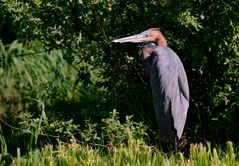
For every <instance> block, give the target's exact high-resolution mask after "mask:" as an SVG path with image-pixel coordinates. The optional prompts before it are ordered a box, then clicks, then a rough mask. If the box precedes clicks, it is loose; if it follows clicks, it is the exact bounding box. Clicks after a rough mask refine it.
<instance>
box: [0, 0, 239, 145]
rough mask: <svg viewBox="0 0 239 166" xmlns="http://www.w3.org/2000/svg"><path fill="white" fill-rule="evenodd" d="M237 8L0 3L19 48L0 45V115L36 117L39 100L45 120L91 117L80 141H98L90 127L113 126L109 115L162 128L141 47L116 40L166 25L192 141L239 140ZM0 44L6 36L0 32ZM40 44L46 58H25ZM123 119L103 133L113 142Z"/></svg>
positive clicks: (42, 0)
mask: <svg viewBox="0 0 239 166" xmlns="http://www.w3.org/2000/svg"><path fill="white" fill-rule="evenodd" d="M238 6H239V2H238V1H237V0H232V1H228V2H225V1H222V0H218V1H189V0H184V1H170V0H162V1H157V2H156V1H153V0H149V1H147V2H146V1H143V0H138V1H137V3H136V2H134V1H129V0H126V1H125V0H124V1H123V0H107V1H103V0H71V1H68V0H53V1H47V0H28V1H25V0H24V1H23V0H9V1H1V3H0V15H1V16H0V18H3V20H4V22H3V23H1V24H0V29H4V28H2V27H4V26H5V27H6V25H9V26H10V27H11V28H9V30H5V31H7V32H8V33H11V34H13V36H15V34H16V39H17V40H18V41H20V42H15V43H13V44H11V45H7V46H4V45H3V44H0V49H1V50H0V58H1V69H0V93H1V97H0V99H1V103H2V104H1V107H0V112H1V114H0V115H4V117H15V118H8V119H16V117H18V115H19V113H20V112H23V111H29V112H31V113H35V112H38V114H40V113H39V112H40V111H39V108H37V107H36V104H35V103H32V102H29V98H34V99H38V100H40V101H42V102H43V103H44V104H45V105H46V108H49V109H46V110H48V111H47V112H46V114H48V115H49V116H50V117H51V116H52V119H54V118H55V117H57V118H56V119H58V118H60V119H64V120H66V121H68V120H69V119H73V121H72V122H78V123H80V124H81V125H83V126H84V125H85V119H90V121H92V124H86V128H89V133H87V132H86V130H85V131H84V132H83V133H85V135H84V134H83V135H82V137H84V139H85V140H87V141H92V142H96V143H99V142H98V137H99V138H100V137H101V136H100V135H98V134H96V133H97V132H94V130H98V127H97V125H96V126H94V124H97V123H99V122H101V119H102V118H103V119H105V120H104V124H105V125H107V124H108V123H109V122H110V119H106V116H107V115H108V112H110V111H111V110H113V109H116V110H117V111H119V112H120V113H121V114H120V115H121V116H122V117H124V116H125V115H128V114H133V115H134V118H135V119H137V120H139V121H140V120H143V121H144V122H145V123H146V124H147V125H148V126H149V128H150V129H151V128H152V130H154V131H156V125H155V121H154V120H155V117H154V109H153V103H152V99H151V91H150V86H149V81H148V76H147V75H146V72H144V71H143V67H142V65H140V64H139V61H138V59H137V58H136V55H137V50H138V47H137V46H136V45H133V44H128V45H116V44H112V43H111V41H112V39H114V38H118V37H122V36H126V35H131V34H135V33H139V32H141V31H143V30H145V29H147V28H149V27H158V26H160V27H161V29H162V32H163V34H164V35H165V37H166V38H167V39H168V43H169V46H170V47H171V48H172V49H173V50H175V52H177V54H178V55H179V56H180V58H181V59H182V61H183V64H184V66H185V69H186V72H187V75H188V80H189V84H190V96H191V102H190V109H189V114H188V120H187V123H186V129H185V131H187V135H188V137H189V138H191V141H202V140H203V141H204V140H210V141H211V142H213V143H214V144H222V143H224V142H225V141H227V140H232V141H233V142H235V143H236V144H238V135H237V134H235V133H237V131H238V126H239V122H238V120H237V117H238V108H239V95H238V94H239V88H238V86H239V77H238V72H239V71H238V69H239V68H238V64H239V51H238V45H239V43H238V41H239V40H238V39H239V26H238V23H239V17H238V15H239V11H238ZM172 9H173V10H172ZM6 20H8V21H7V22H6ZM3 25H4V26H3ZM12 31H14V32H12ZM7 32H6V34H7ZM4 34H5V33H4ZM0 38H2V39H4V35H3V33H1V34H0ZM5 39H6V38H5ZM34 40H37V41H40V42H41V44H39V43H37V42H32V41H34ZM4 42H5V41H4ZM6 43H9V42H8V41H6ZM22 43H25V45H23V44H22ZM29 43H30V45H29V46H28V49H26V46H27V44H29ZM36 45H38V46H36ZM39 45H40V46H39ZM39 48H40V49H39ZM42 48H44V49H45V50H47V51H49V52H48V53H46V52H44V53H39V54H34V55H29V56H23V55H25V54H28V53H31V52H38V51H42ZM55 49H57V50H55ZM12 56H20V57H21V58H16V57H12ZM69 64H70V65H69ZM8 103H10V104H8ZM13 103H17V104H13ZM9 105H10V106H9ZM99 117H100V118H99ZM116 117H117V116H116ZM118 119H120V118H118ZM118 119H117V118H116V119H114V120H113V121H114V123H113V122H111V123H110V124H111V125H112V126H113V127H114V128H112V130H109V131H107V132H108V134H109V135H107V136H105V139H106V140H111V139H113V141H115V143H116V144H118V143H117V142H118V141H119V140H120V139H123V140H125V139H126V138H128V137H126V138H125V137H124V135H122V134H121V133H122V132H124V130H122V128H121V127H122V126H121V125H119V123H118ZM59 124H61V122H60V123H59ZM65 125H66V126H71V123H69V124H68V123H66V124H65ZM87 125H88V126H87ZM55 126H58V125H55ZM128 126H130V125H129V124H128ZM136 126H137V125H136ZM139 126H140V125H139ZM116 130H119V132H118V133H117V134H118V135H116V138H114V135H113V134H112V133H113V132H115V131H116ZM222 131H224V132H222ZM63 133H64V132H63ZM90 133H92V135H93V136H92V138H90V137H89V135H90ZM58 134H59V133H58ZM4 135H6V134H4ZM215 135H216V136H217V137H215ZM152 139H154V138H152ZM151 141H152V142H154V140H151Z"/></svg>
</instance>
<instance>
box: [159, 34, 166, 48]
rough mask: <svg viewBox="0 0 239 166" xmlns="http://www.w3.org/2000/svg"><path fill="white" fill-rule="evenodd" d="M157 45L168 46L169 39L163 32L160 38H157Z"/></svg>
mask: <svg viewBox="0 0 239 166" xmlns="http://www.w3.org/2000/svg"><path fill="white" fill-rule="evenodd" d="M157 45H158V46H159V47H167V41H166V39H165V37H164V36H163V35H162V33H160V34H159V37H158V40H157Z"/></svg>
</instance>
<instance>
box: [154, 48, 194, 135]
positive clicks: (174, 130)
mask: <svg viewBox="0 0 239 166" xmlns="http://www.w3.org/2000/svg"><path fill="white" fill-rule="evenodd" d="M154 54H155V56H154V57H153V58H152V66H151V72H150V79H151V88H152V93H153V98H154V105H155V110H156V119H157V122H158V126H159V130H160V131H161V133H162V135H165V136H166V137H170V138H172V137H175V135H177V136H178V138H180V137H181V135H182V132H183V129H184V125H185V121H186V115H187V110H188V107H189V102H188V101H189V88H188V82H187V76H186V73H185V71H184V67H183V64H182V62H181V60H180V59H179V57H178V56H177V55H176V53H175V52H173V51H172V50H171V49H170V48H167V47H158V48H157V49H155V50H154Z"/></svg>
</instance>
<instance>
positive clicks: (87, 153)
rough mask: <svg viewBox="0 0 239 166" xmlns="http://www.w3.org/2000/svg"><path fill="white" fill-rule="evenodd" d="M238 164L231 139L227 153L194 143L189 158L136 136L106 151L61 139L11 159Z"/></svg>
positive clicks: (38, 162)
mask: <svg viewBox="0 0 239 166" xmlns="http://www.w3.org/2000/svg"><path fill="white" fill-rule="evenodd" d="M0 159H1V156H0ZM2 164H4V163H2ZM238 164H239V160H238V159H236V153H235V152H234V149H233V145H232V143H231V142H228V143H227V150H226V151H225V152H224V151H222V150H217V149H215V148H213V149H211V147H210V144H208V145H207V146H203V145H202V144H195V145H191V148H190V154H189V157H185V156H184V154H183V153H181V152H179V153H177V154H174V153H172V154H165V153H163V152H161V151H159V150H157V149H156V148H155V147H153V146H148V145H146V144H145V143H144V142H142V141H140V140H134V139H132V140H129V144H128V146H126V145H125V144H122V145H121V146H120V147H117V148H116V147H114V148H112V149H111V148H108V150H107V151H101V150H100V148H99V149H98V148H92V147H91V146H88V145H81V144H79V143H77V142H76V140H72V142H71V143H69V144H65V143H62V142H60V143H59V144H58V145H57V146H56V147H53V146H52V145H46V146H45V147H43V148H41V149H36V150H34V151H30V152H29V153H28V154H27V155H24V156H21V151H20V149H17V157H15V158H14V159H13V161H12V165H16V166H22V165H34V166H38V165H39V166H45V165H47V166H54V165H60V166H67V165H69V166H74V165H85V166H88V165H92V166H93V165H94V166H101V165H117V166H118V165H120V166H121V165H122V166H124V165H141V166H151V165H163V166H176V165H177V166H207V165H210V166H220V165H223V166H224V165H225V166H237V165H238Z"/></svg>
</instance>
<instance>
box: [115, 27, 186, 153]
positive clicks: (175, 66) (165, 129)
mask: <svg viewBox="0 0 239 166" xmlns="http://www.w3.org/2000/svg"><path fill="white" fill-rule="evenodd" d="M113 42H114V43H128V42H131V43H143V45H142V46H141V48H140V56H141V59H142V61H143V62H144V65H145V68H146V70H147V71H148V73H149V75H150V85H151V90H152V96H153V103H154V109H155V116H156V122H157V126H158V130H159V132H158V133H159V139H160V140H159V141H164V142H170V143H172V144H173V145H174V148H175V150H176V151H177V141H178V140H179V139H180V138H181V137H182V133H183V130H184V127H185V122H186V118H187V112H188V108H189V85H188V79H187V75H186V72H185V69H184V66H183V63H182V61H181V60H180V58H179V56H178V55H177V54H176V53H175V52H174V51H173V50H172V49H171V48H169V47H168V46H167V40H166V39H165V37H164V36H163V34H162V32H161V30H160V28H150V29H148V30H146V31H143V32H142V33H139V34H137V35H132V36H128V37H123V38H119V39H115V40H113ZM159 144H160V143H159Z"/></svg>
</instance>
